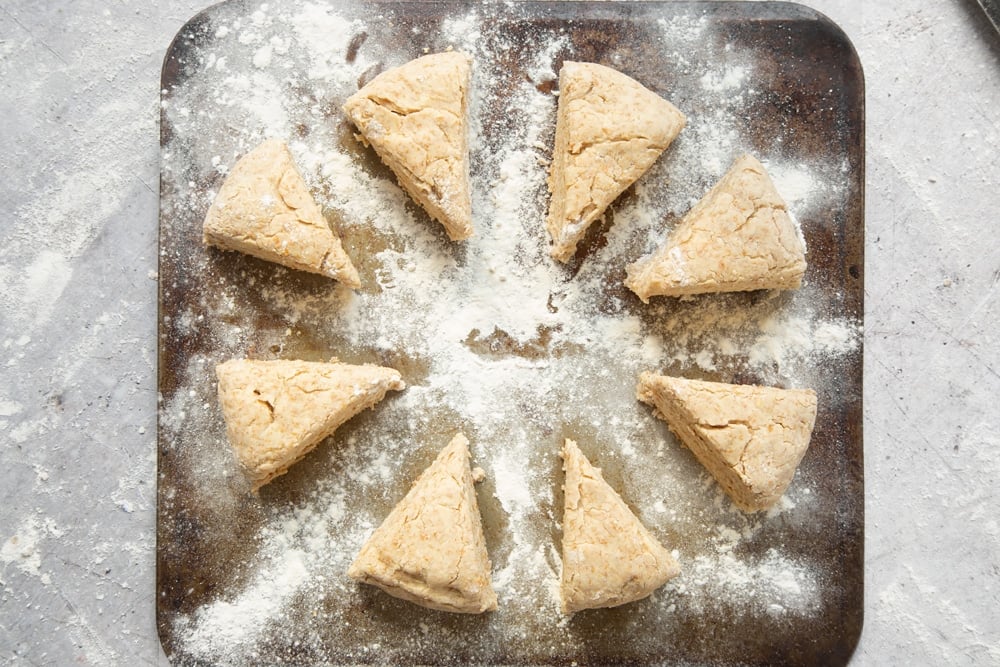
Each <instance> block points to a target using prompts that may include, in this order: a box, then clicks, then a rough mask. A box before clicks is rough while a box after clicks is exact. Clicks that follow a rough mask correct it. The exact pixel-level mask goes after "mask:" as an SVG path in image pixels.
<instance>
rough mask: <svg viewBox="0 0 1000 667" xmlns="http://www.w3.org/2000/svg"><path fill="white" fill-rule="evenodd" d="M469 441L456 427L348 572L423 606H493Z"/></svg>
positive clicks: (477, 609) (470, 609) (471, 609)
mask: <svg viewBox="0 0 1000 667" xmlns="http://www.w3.org/2000/svg"><path fill="white" fill-rule="evenodd" d="M490 567H491V566H490V560H489V556H488V555H487V553H486V542H485V540H484V538H483V528H482V522H481V520H480V517H479V504H478V502H477V501H476V490H475V488H473V479H472V471H471V470H470V468H469V441H468V440H467V439H466V438H465V436H464V435H462V434H461V433H459V434H458V435H456V436H455V437H454V438H453V439H452V441H451V442H450V443H449V444H448V445H447V446H446V447H445V448H444V449H443V450H442V451H441V453H440V454H439V455H438V457H437V459H435V461H434V463H432V464H431V465H430V467H428V468H427V469H426V470H425V471H424V472H423V473H422V474H421V475H420V477H419V478H417V481H416V482H414V484H413V487H412V488H411V489H410V491H409V493H407V494H406V496H405V497H404V498H403V499H402V500H401V501H399V504H398V505H396V507H395V508H394V509H393V510H392V512H390V513H389V516H388V517H386V519H385V521H383V522H382V525H380V526H379V527H378V528H377V529H376V530H375V532H374V533H373V534H372V536H371V537H370V538H369V539H368V541H367V542H366V543H365V545H364V546H363V547H362V548H361V551H360V552H359V553H358V556H357V558H356V559H355V560H354V563H352V564H351V567H350V569H348V571H347V574H348V575H349V576H350V577H351V578H353V579H356V580H358V581H360V582H363V583H366V584H372V585H374V586H377V587H379V588H381V589H382V590H383V591H385V592H386V593H388V594H389V595H393V596H395V597H398V598H402V599H403V600H408V601H410V602H414V603H416V604H418V605H421V606H423V607H429V608H430V609H438V610H441V611H450V612H458V613H463V614H479V613H482V612H484V611H493V610H494V609H496V608H497V596H496V593H495V592H494V591H493V587H492V585H491V584H490Z"/></svg>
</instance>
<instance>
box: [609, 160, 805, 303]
mask: <svg viewBox="0 0 1000 667" xmlns="http://www.w3.org/2000/svg"><path fill="white" fill-rule="evenodd" d="M805 271H806V260H805V247H804V246H803V243H802V238H801V236H800V235H799V233H798V230H797V229H796V227H795V223H794V222H793V221H792V219H791V217H790V216H789V215H788V211H787V209H786V207H785V202H784V201H783V200H782V198H781V195H779V194H778V191H777V190H776V189H775V187H774V183H772V182H771V178H770V177H769V176H768V175H767V171H766V170H765V169H764V166H763V165H762V164H761V163H760V162H758V161H757V159H756V158H754V157H752V156H750V155H744V156H742V157H740V158H738V159H737V160H736V161H735V162H734V163H733V165H732V167H730V169H729V171H728V172H726V174H725V175H724V176H723V177H722V179H721V180H720V181H719V182H718V183H717V184H716V185H715V186H714V187H713V188H712V189H711V190H709V191H708V193H707V194H705V196H704V197H702V198H701V200H700V201H699V202H698V203H697V204H695V205H694V207H693V208H692V209H691V210H690V211H689V212H688V214H687V215H685V216H684V219H683V220H681V222H680V224H679V225H678V226H677V229H676V230H675V231H674V232H673V233H672V234H671V235H670V237H669V239H668V240H667V242H666V243H665V244H664V245H663V246H662V247H660V249H658V250H657V251H656V252H654V253H653V254H652V255H649V256H647V257H644V258H642V259H640V260H639V261H637V262H635V263H634V264H632V265H630V266H629V267H628V277H627V278H626V280H625V285H626V286H628V288H629V289H631V290H632V291H633V292H635V293H636V294H637V295H638V296H639V298H640V299H642V300H643V302H646V303H648V302H649V297H651V296H658V295H663V296H681V295H685V294H703V293H707V292H741V291H749V290H759V289H796V288H798V287H799V286H800V285H801V284H802V276H803V274H804V273H805Z"/></svg>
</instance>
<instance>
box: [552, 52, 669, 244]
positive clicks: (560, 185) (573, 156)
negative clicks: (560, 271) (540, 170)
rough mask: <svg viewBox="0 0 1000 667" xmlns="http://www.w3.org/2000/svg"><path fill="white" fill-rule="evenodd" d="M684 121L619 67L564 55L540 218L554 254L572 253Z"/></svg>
mask: <svg viewBox="0 0 1000 667" xmlns="http://www.w3.org/2000/svg"><path fill="white" fill-rule="evenodd" d="M685 122H686V119H685V118H684V114H682V113H681V112H680V111H678V110H677V108H676V107H675V106H674V105H672V104H671V103H670V102H668V101H666V100H665V99H663V98H662V97H660V96H659V95H657V94H656V93H654V92H652V91H651V90H649V89H647V88H645V87H643V85H642V84H640V83H639V82H638V81H636V80H635V79H632V78H630V77H628V76H626V75H624V74H622V73H621V72H618V71H616V70H613V69H611V68H610V67H605V66H603V65H597V64H595V63H579V62H572V61H567V62H564V63H563V66H562V69H561V70H560V71H559V109H558V111H557V112H556V139H555V148H554V149H553V151H552V168H551V170H550V172H549V192H551V193H552V200H551V202H550V204H549V214H548V218H547V219H546V222H545V224H546V227H547V228H548V231H549V236H550V237H551V238H552V247H551V248H550V250H549V252H550V254H551V255H552V256H553V257H554V258H555V259H557V260H559V261H560V262H568V261H569V260H570V259H571V258H572V257H573V255H574V254H575V253H576V245H577V243H578V242H579V241H580V239H582V238H583V235H584V233H585V232H586V231H587V228H588V227H590V224H591V223H592V222H593V221H594V220H596V219H597V218H598V217H600V216H601V214H602V213H604V210H605V209H606V208H607V207H608V205H609V204H611V202H613V201H614V200H615V199H616V198H617V197H618V195H620V194H621V193H622V192H623V191H624V190H625V188H627V187H628V186H630V185H631V184H632V183H634V182H635V180H636V179H638V178H639V177H640V176H642V175H643V174H644V173H645V172H646V170H647V169H649V167H650V166H652V164H653V163H654V162H655V161H656V159H657V158H658V157H660V154H661V153H663V151H664V150H666V148H667V146H669V145H670V143H671V142H672V141H673V140H674V139H675V138H676V137H677V135H678V134H679V133H680V131H681V129H682V128H683V127H684V123H685Z"/></svg>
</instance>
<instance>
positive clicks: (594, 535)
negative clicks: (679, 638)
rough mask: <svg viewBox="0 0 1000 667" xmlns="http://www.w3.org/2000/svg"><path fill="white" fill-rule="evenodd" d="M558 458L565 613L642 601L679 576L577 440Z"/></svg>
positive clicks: (667, 555) (666, 554)
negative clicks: (561, 482)
mask: <svg viewBox="0 0 1000 667" xmlns="http://www.w3.org/2000/svg"><path fill="white" fill-rule="evenodd" d="M562 457H563V470H565V471H566V483H565V486H564V489H565V491H566V504H565V513H564V514H563V543H562V581H561V583H560V596H561V597H562V610H563V613H567V614H570V613H573V612H576V611H580V610H583V609H595V608H598V607H617V606H618V605H623V604H625V603H627V602H632V601H634V600H640V599H642V598H644V597H646V596H648V595H649V594H650V593H652V592H653V591H654V590H656V589H657V588H659V587H660V586H662V585H663V584H664V583H665V582H667V581H668V580H670V579H672V578H674V577H676V576H677V575H678V574H680V571H681V570H680V566H679V565H678V564H677V561H676V560H674V557H673V556H671V555H670V553H669V552H668V551H667V550H666V549H664V548H663V546H662V545H661V544H660V543H659V542H657V541H656V538H655V537H653V536H652V535H651V534H650V533H649V531H648V530H646V527H645V526H643V525H642V523H640V521H639V519H638V518H637V517H636V516H635V514H633V513H632V511H631V510H630V509H629V508H628V505H626V504H625V501H623V500H622V499H621V496H619V495H618V494H617V493H615V491H614V489H612V488H611V487H610V486H609V485H608V483H607V482H605V481H604V478H603V477H602V476H601V471H600V469H599V468H595V467H593V466H592V465H591V464H590V461H588V460H587V458H586V457H585V456H584V455H583V454H582V453H581V452H580V449H579V448H578V447H577V445H576V443H575V442H573V441H572V440H568V439H567V440H566V443H565V444H564V445H563V451H562Z"/></svg>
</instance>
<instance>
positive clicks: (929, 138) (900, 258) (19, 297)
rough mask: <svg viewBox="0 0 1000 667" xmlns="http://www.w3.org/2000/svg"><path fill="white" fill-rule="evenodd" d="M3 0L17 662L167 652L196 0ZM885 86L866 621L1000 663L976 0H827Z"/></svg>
mask: <svg viewBox="0 0 1000 667" xmlns="http://www.w3.org/2000/svg"><path fill="white" fill-rule="evenodd" d="M163 4H165V5H167V6H164V7H159V8H153V7H151V6H150V3H139V2H128V1H124V2H115V3H106V2H101V3H99V2H92V1H90V0H86V1H84V0H81V1H79V2H74V3H33V2H25V1H20V2H18V1H14V2H2V3H0V118H2V119H3V120H2V125H0V170H2V172H0V173H2V175H3V178H2V179H0V201H2V202H3V205H4V209H5V211H6V212H7V217H6V218H5V219H4V220H3V221H2V222H0V285H2V288H0V350H2V356H0V364H2V367H3V375H2V380H0V443H2V447H0V662H3V663H5V664H15V665H20V664H24V665H36V664H37V665H44V664H54V665H65V664H93V665H119V664H120V665H133V664H164V663H165V662H166V660H165V658H163V656H162V652H161V651H160V648H159V643H158V639H157V635H156V629H155V625H154V608H153V600H154V543H155V539H154V525H155V524H154V519H155V517H154V512H155V484H156V481H155V480H156V460H155V446H154V442H155V434H156V428H155V418H156V389H155V386H156V384H155V367H156V338H155V330H156V279H157V276H156V229H157V217H156V212H157V177H158V136H157V117H158V100H157V95H158V89H159V70H160V64H161V60H162V57H163V54H164V52H165V50H166V48H167V46H168V44H169V43H170V40H171V38H172V36H173V35H174V33H175V32H176V31H177V30H178V29H179V28H180V27H181V26H182V25H183V23H184V22H185V21H186V20H187V19H188V18H189V17H190V16H192V15H193V14H195V13H196V12H197V11H198V10H199V9H200V8H201V4H200V3H197V2H179V1H176V0H175V1H173V2H169V3H163ZM809 4H811V5H812V6H814V7H815V8H817V9H820V10H821V11H823V12H825V13H827V14H828V15H829V16H830V17H831V18H833V19H834V20H835V21H836V22H837V23H839V24H840V25H841V26H842V27H843V28H844V29H845V31H846V32H847V34H848V35H849V36H850V37H851V39H852V40H853V42H854V44H855V45H856V47H857V49H858V51H859V52H860V55H861V60H862V63H863V65H864V67H865V73H866V81H867V122H868V133H867V138H868V143H867V150H868V161H867V179H866V180H867V242H866V254H867V257H866V285H867V289H866V298H867V305H866V321H865V366H866V372H865V402H866V410H865V413H866V417H865V448H866V462H865V473H866V484H867V499H866V507H867V535H866V549H867V558H866V560H867V565H866V587H867V589H866V600H865V617H866V618H865V632H864V635H863V637H862V640H861V644H860V646H859V648H858V651H857V653H856V655H855V660H854V664H859V665H884V664H914V665H923V664H937V665H966V664H983V665H986V664H997V663H998V662H1000V599H998V597H1000V593H998V590H1000V587H998V581H1000V557H998V555H997V554H998V553H1000V523H998V519H997V515H998V512H1000V490H998V489H1000V485H998V484H997V481H996V480H997V478H998V477H1000V435H998V429H1000V416H998V412H997V408H996V400H997V399H996V397H997V396H998V395H1000V351H998V346H997V343H996V337H995V336H994V334H993V330H992V329H993V327H994V326H995V325H996V324H997V323H998V322H1000V219H998V214H997V211H998V210H1000V194H998V178H997V175H996V169H997V162H998V158H997V155H998V150H1000V36H998V35H997V34H996V33H995V32H994V31H993V30H992V28H991V27H990V25H989V24H988V23H987V22H986V20H985V18H984V17H983V16H981V14H980V13H979V11H978V8H977V5H976V4H975V3H974V2H972V1H971V0H913V1H912V2H905V3H876V2H865V1H864V0H815V1H814V2H811V3H809Z"/></svg>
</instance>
